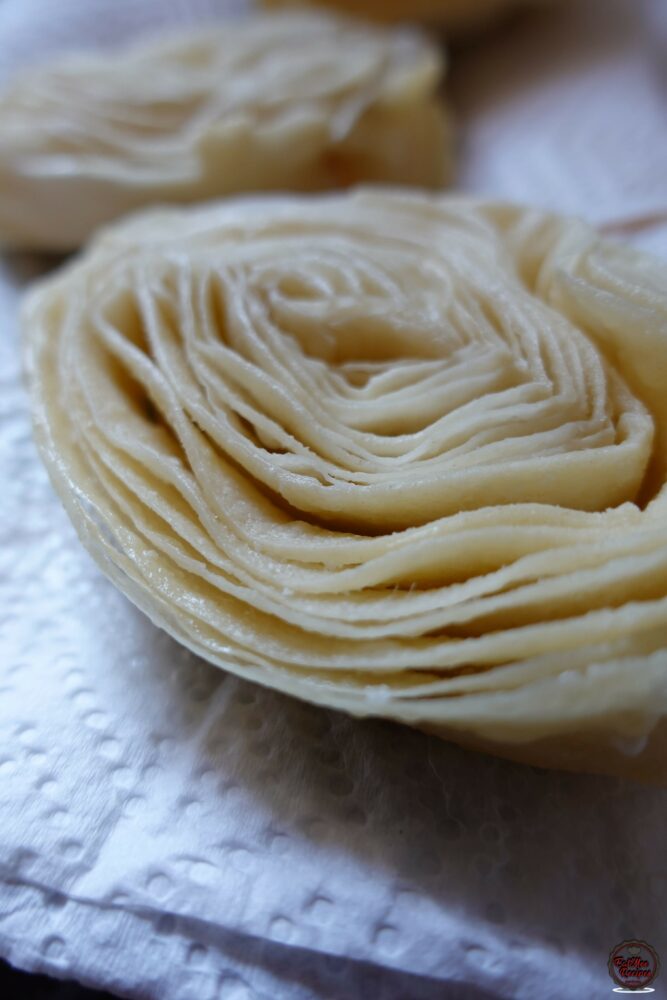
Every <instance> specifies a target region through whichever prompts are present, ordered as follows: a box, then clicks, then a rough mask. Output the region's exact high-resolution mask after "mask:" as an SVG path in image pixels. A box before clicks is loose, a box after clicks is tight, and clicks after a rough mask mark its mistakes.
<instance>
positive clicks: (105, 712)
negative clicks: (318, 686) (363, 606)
mask: <svg viewBox="0 0 667 1000" xmlns="http://www.w3.org/2000/svg"><path fill="white" fill-rule="evenodd" d="M55 6H56V5H54V4H51V3H46V2H44V0H42V2H39V3H37V2H36V0H4V2H3V3H1V4H0V74H1V73H4V72H7V71H8V70H9V67H10V64H12V65H14V64H15V63H17V62H18V61H23V60H25V59H27V58H28V57H29V56H30V53H33V54H34V52H36V51H38V50H39V51H45V50H47V49H49V48H51V47H55V48H59V47H62V46H67V47H70V46H71V45H72V44H73V42H74V41H75V40H76V38H77V37H79V38H80V37H89V38H93V40H95V38H96V39H97V41H100V42H101V41H103V36H105V37H106V36H108V37H120V36H123V35H125V34H127V33H128V32H130V33H131V32H134V31H135V30H139V29H141V28H145V27H146V25H147V24H148V23H149V20H150V18H149V13H150V11H149V7H148V5H145V4H140V3H136V2H133V3H129V2H125V0H123V2H121V0H118V2H116V3H115V4H109V5H102V4H101V3H99V2H98V0H94V2H84V0H78V2H77V3H76V4H75V3H73V2H72V0H59V3H58V4H57V9H58V17H57V18H56V17H54V18H52V19H49V18H48V17H45V16H44V15H45V12H47V11H48V10H49V9H51V10H55ZM165 6H166V5H165ZM621 6H623V5H622V4H619V5H616V4H614V3H612V2H607V3H605V2H604V0H602V2H601V3H592V4H586V2H585V0H581V4H580V5H579V7H580V8H581V9H579V7H577V5H572V6H571V7H567V8H565V7H564V8H562V9H554V10H553V11H551V12H545V13H544V14H540V15H536V16H535V17H531V18H529V19H527V20H525V21H523V22H520V23H519V24H517V25H516V27H515V31H516V32H517V34H516V35H512V34H510V33H509V32H508V31H505V30H503V31H502V32H501V33H500V34H499V35H497V36H495V37H490V38H489V39H488V40H485V41H484V42H483V43H481V44H480V45H478V46H477V47H475V48H474V49H470V50H468V51H467V52H464V53H462V54H461V56H460V57H459V65H458V68H457V70H456V73H455V94H456V97H457V100H458V102H459V105H460V108H461V111H462V114H461V117H462V123H461V124H462V129H463V134H464V169H463V178H462V181H463V184H464V186H467V187H469V188H470V189H474V190H478V189H483V188H484V189H486V190H489V191H495V192H497V193H499V194H500V195H503V196H511V197H521V198H522V199H524V200H532V201H538V202H542V203H546V204H549V205H552V206H553V207H560V208H562V209H564V210H575V211H579V212H581V213H582V214H588V215H590V216H592V217H594V218H595V219H596V220H597V221H600V222H607V223H613V224H619V223H628V220H632V221H631V224H628V225H626V226H625V227H624V228H625V236H626V237H627V238H630V239H632V240H633V241H635V242H637V243H639V244H643V245H646V246H648V247H650V248H652V249H654V250H656V251H658V252H663V253H665V254H667V230H666V229H662V228H661V227H660V226H659V225H657V224H656V225H653V226H646V225H645V224H646V223H647V222H648V221H650V219H655V220H659V218H660V216H661V213H664V211H665V209H666V208H667V190H666V188H667V171H666V170H665V166H664V165H665V149H666V145H665V144H666V143H667V137H666V130H665V129H664V127H663V128H662V130H660V129H659V128H658V124H659V121H660V116H661V115H662V114H664V108H665V97H664V85H665V84H664V79H662V80H661V78H660V74H659V73H658V72H657V66H658V65H659V64H658V61H655V62H654V61H652V60H653V57H652V56H651V55H650V53H651V52H654V51H655V50H656V46H658V47H659V45H660V44H661V35H660V31H659V30H656V29H655V25H654V26H653V30H652V31H651V33H650V45H648V46H647V45H646V44H645V40H646V37H647V27H646V25H647V23H648V21H647V20H646V18H648V17H649V16H651V17H655V18H656V23H657V16H658V9H659V4H654V5H650V4H647V5H646V6H645V7H644V5H643V4H639V3H626V4H625V5H624V12H623V13H622V14H621V15H619V16H620V18H621V20H620V21H616V20H615V18H612V14H613V12H614V11H616V12H618V8H619V7H621ZM102 7H104V10H105V11H106V14H105V20H104V21H103V22H102V21H101V20H100V16H99V14H100V9H101V8H102ZM220 7H221V5H220V4H216V3H215V2H214V0H208V2H206V0H200V2H198V3H190V4H186V3H183V4H173V5H172V6H171V7H170V9H169V14H170V16H176V17H180V18H181V19H185V18H186V17H188V16H193V13H194V16H203V15H207V16H208V15H210V14H211V13H214V12H215V11H216V10H218V9H220ZM602 8H604V10H605V11H606V12H607V17H606V18H601V17H600V15H601V12H602ZM152 9H153V8H152V7H151V11H152ZM159 9H160V11H161V15H160V16H164V7H163V6H162V5H159ZM38 10H39V12H40V18H39V19H36V18H35V17H34V15H35V12H36V11H38ZM594 16H595V20H593V17H594ZM612 21H613V23H612ZM614 24H615V25H617V27H614ZM577 25H579V27H577ZM618 25H620V27H618ZM586 26H587V27H586ZM596 26H597V27H596ZM584 32H585V38H586V45H589V46H590V49H591V51H592V52H594V53H595V56H594V57H591V59H590V60H588V59H587V58H586V57H585V51H584V50H585V46H584V45H583V42H582V37H583V36H584ZM662 39H663V40H664V36H662ZM566 40H567V41H566ZM519 45H521V49H518V48H516V47H517V46H519ZM554 49H555V50H558V51H559V52H560V55H559V57H558V59H557V58H556V57H555V55H554V54H553V50H554ZM521 53H523V55H521ZM520 55H521V57H520ZM510 69H511V72H512V80H511V83H510V82H508V80H509V74H510ZM494 74H503V80H504V81H505V82H504V83H502V84H499V83H498V84H494V82H493V76H494ZM619 81H622V82H623V84H624V85H623V87H620V86H619ZM528 87H529V88H530V89H526V88H528ZM661 87H662V88H663V90H662V91H661V90H660V88H661ZM561 101H562V102H564V103H561ZM614 104H615V105H616V109H615V110H613V108H612V106H613V105H614ZM565 107H567V108H568V109H569V110H568V111H567V112H564V111H563V108H565ZM596 108H597V110H595V109H596ZM610 108H612V110H611V111H609V109H610ZM605 109H606V110H605ZM607 111H609V116H608V117H607V118H604V115H605V114H606V113H607ZM526 113H528V114H529V127H528V126H526V125H525V124H524V126H523V127H522V126H521V117H522V116H523V115H524V114H526ZM600 115H603V117H602V118H600ZM585 116H590V120H589V123H588V125H587V124H586V117H585ZM566 119H567V120H568V121H569V122H570V127H566V126H565V124H564V123H565V121H566ZM642 122H644V124H642ZM605 123H606V124H605ZM651 123H653V124H651ZM587 127H588V128H589V129H590V131H591V134H592V135H594V136H595V141H594V143H593V144H592V145H589V144H588V142H586V141H584V140H585V133H586V129H587ZM654 129H655V131H653V130H654ZM649 133H651V134H650V135H649ZM628 136H633V137H634V139H632V141H627V142H625V141H624V137H625V139H626V140H627V139H628ZM640 137H641V142H642V143H644V147H643V152H642V149H641V148H639V146H638V143H639V141H640ZM570 140H571V141H570ZM605 143H609V144H610V145H605ZM626 146H627V148H625V147H626ZM547 150H551V152H550V153H547V152H545V151H547ZM611 150H616V152H615V154H614V157H615V158H610V157H611V152H610V151H611ZM556 154H558V155H556ZM608 154H609V155H608ZM594 156H596V159H593V157H594ZM578 162H579V163H580V164H581V169H580V168H579V167H578V166H577V163H578ZM512 164H513V165H512ZM621 229H623V227H621ZM37 269H38V264H37V262H34V261H31V260H29V259H27V258H25V257H22V258H20V259H16V258H12V259H7V260H6V261H5V262H4V263H3V264H2V269H1V271H0V315H2V316H3V317H4V322H3V329H2V339H1V340H0V482H2V485H3V489H2V492H1V493H0V507H1V511H0V616H1V618H0V640H1V651H2V653H1V662H0V953H1V954H2V955H4V956H5V957H8V958H9V959H10V960H11V961H13V962H15V963H16V964H18V965H20V966H23V967H25V968H28V969H38V970H45V971H50V972H51V973H54V974H57V975H65V976H76V977H78V978H80V979H83V980H84V981H87V982H90V983H93V984H95V985H101V986H106V987H107V988H110V989H113V990H115V991H117V992H118V993H121V994H124V995H129V996H137V997H150V998H160V1000H172V998H173V1000H190V998H192V1000H194V998H197V1000H208V998H213V997H222V998H223V1000H225V998H226V1000H242V998H245V1000H254V998H256V997H258V998H264V997H266V998H271V1000H276V998H288V1000H292V998H295V1000H314V998H343V997H345V998H357V997H363V998H366V997H369V998H371V997H372V998H373V1000H375V998H378V1000H382V998H385V1000H399V998H401V1000H403V998H406V1000H407V998H410V1000H421V998H424V1000H435V998H442V997H447V998H448V1000H456V998H459V997H460V998H463V1000H474V998H484V997H487V998H490V997H502V998H505V997H506V998H518V1000H521V998H523V997H526V998H528V997H531V998H532V997H535V996H540V997H543V998H545V1000H552V998H553V1000H556V998H561V997H566V996H568V997H569V996H584V995H587V996H598V995H599V996H602V995H607V993H608V992H609V989H610V985H611V984H610V981H609V979H608V976H607V972H606V960H607V955H608V952H609V950H610V948H611V947H612V946H613V945H614V944H616V943H617V942H618V941H620V940H622V939H623V938H627V937H632V936H639V937H646V938H648V939H649V940H650V941H651V942H652V943H653V944H654V946H656V947H657V948H658V950H659V951H660V950H661V948H662V950H663V952H664V951H665V950H666V949H667V933H665V931H666V928H665V918H664V915H663V912H664V908H663V905H662V902H663V900H664V895H665V890H666V889H667V874H666V873H665V868H664V847H663V844H664V819H665V813H666V810H667V794H666V793H664V792H661V791H656V790H650V789H644V788H640V787H636V786H632V785H628V784H625V783H623V782H620V781H614V780H612V779H605V778H591V777H586V776H572V775H560V774H546V773H540V772H537V771H534V770H531V769H528V768H522V767H518V766H515V765H511V764H507V763H505V762H502V761H497V760H493V759H491V758H484V757H480V756H476V755H473V754H468V753H465V752H463V751H461V750H459V749H457V748H455V747H451V746H448V745H446V744H443V743H440V742H438V741H436V740H434V739H431V738H428V737H426V736H424V735H422V734H419V733H413V732H410V731H408V730H404V729H402V728H399V727H394V726H391V725H389V724H384V723H376V722H364V723H360V722H353V721H351V720H348V719H346V718H344V717H342V716H339V715H336V714H335V713H329V712H327V711H324V710H322V709H314V708H310V707H308V706H305V705H301V704H299V703H297V702H295V701H292V700H290V699H287V698H285V697H282V696H280V695H277V694H273V693H271V692H268V691H264V690H261V689H258V688H255V687H253V686H251V685H248V684H245V683H243V682H241V681H238V680H236V679H234V678H232V677H226V676H225V675H223V674H222V673H221V672H220V671H217V670H215V669H213V668H211V667H209V666H207V665H206V664H203V663H201V662H199V661H197V660H195V659H194V658H193V657H192V656H191V655H190V654H189V653H187V652H186V651H184V650H181V649H179V647H178V646H177V645H176V644H175V643H173V642H172V641H171V640H170V639H169V638H168V637H167V636H165V635H164V634H162V633H160V632H158V631H157V630H156V629H155V628H153V627H152V626H151V625H150V623H149V622H148V621H147V620H145V619H144V618H143V617H142V616H141V615H140V614H139V613H138V612H136V611H135V610H134V609H133V608H132V606H131V605H130V604H129V603H128V602H127V601H126V600H125V599H124V598H122V597H121V596H120V595H119V594H118V593H117V592H116V591H115V590H114V588H113V587H112V586H111V585H110V584H108V583H107V582H106V581H105V580H103V579H102V578H101V577H100V574H99V573H98V571H97V570H96V568H95V567H94V565H93V564H92V563H91V561H90V559H89V558H88V557H87V555H86V554H85V552H84V551H83V550H82V549H81V547H80V545H79V543H78V542H77V540H76V537H75V534H74V531H73V529H72V528H71V527H70V525H69V523H68V521H67V518H66V516H65V514H64V513H63V512H62V510H61V509H60V507H59V504H58V502H57V501H56V500H55V498H54V496H53V494H52V492H51V490H50V487H49V485H48V482H47V478H46V475H45V473H44V472H43V471H42V469H41V467H40V465H39V463H38V461H37V458H36V455H35V452H34V449H33V446H32V443H31V439H30V429H29V421H28V414H27V408H26V402H25V397H24V393H23V390H22V387H21V385H20V377H19V362H18V333H17V329H16V321H15V316H16V307H17V302H18V297H19V293H20V290H21V288H22V287H23V286H24V285H25V284H26V283H27V281H28V280H29V279H30V278H31V276H33V275H34V274H35V273H36V271H37ZM445 984H446V985H445Z"/></svg>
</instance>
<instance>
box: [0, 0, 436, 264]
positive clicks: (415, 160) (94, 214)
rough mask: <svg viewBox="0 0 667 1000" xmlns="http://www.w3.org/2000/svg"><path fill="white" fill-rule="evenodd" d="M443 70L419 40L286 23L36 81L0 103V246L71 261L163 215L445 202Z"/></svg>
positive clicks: (108, 57)
mask: <svg viewBox="0 0 667 1000" xmlns="http://www.w3.org/2000/svg"><path fill="white" fill-rule="evenodd" d="M443 68H444V64H443V56H442V53H441V51H440V50H439V49H437V48H435V47H434V46H432V45H431V44H430V43H429V42H428V41H427V40H426V39H425V38H424V37H423V36H421V35H420V34H418V33H416V32H414V31H408V30H396V29H395V30H390V29H383V28H380V27H373V26H370V25H365V24H363V23H362V22H357V21H354V20H351V19H347V18H344V17H340V16H337V15H333V14H332V15H328V14H325V13H316V12H310V13H308V12H303V13H295V12H292V13H290V12H285V13H276V14H273V15H271V14H265V15H256V16H254V17H248V18H245V19H243V20H230V21H228V22H226V23H223V24H222V25H221V24H217V25H215V26H207V27H205V28H199V29H197V30H196V31H194V32H192V31H189V32H186V33H185V34H183V33H181V34H180V35H179V36H178V37H172V38H166V39H162V40H160V41H158V42H155V43H150V44H146V43H145V42H144V43H140V44H139V45H137V46H136V47H134V48H130V49H128V50H125V51H121V52H113V53H107V54H102V53H98V54H95V55H86V56H76V57H71V58H69V59H67V60H65V61H63V62H61V63H60V64H56V65H53V66H52V67H50V68H49V67H47V68H44V69H38V70H35V71H32V72H29V73H27V74H26V75H24V76H23V77H22V78H20V79H18V80H17V81H16V82H15V84H14V85H13V86H12V87H11V88H10V89H9V90H7V91H6V92H5V93H4V94H2V95H0V244H1V243H4V244H7V245H12V246H19V247H33V248H44V249H57V250H66V249H72V248H75V247H77V246H78V245H79V244H80V243H81V242H82V241H84V240H85V239H87V238H88V236H90V234H91V233H92V232H93V230H94V229H95V228H96V227H98V226H99V225H100V224H102V223H106V222H108V221H109V220H111V219H114V218H115V217H117V216H118V215H120V214H122V213H124V212H127V211H129V210H132V209H135V208H138V207H141V206H144V205H147V204H150V203H155V202H192V201H201V200H204V199H207V198H211V197H215V196H220V195H227V194H230V193H234V192H247V191H260V190H274V191H276V190H296V191H313V190H315V191H316V190H322V189H332V188H337V187H346V186H349V185H351V184H354V183H357V182H359V181H381V182H386V183H392V184H417V185H421V186H426V187H440V186H441V185H442V183H443V182H444V181H446V179H447V176H448V173H449V156H450V135H449V124H448V117H447V113H446V111H445V110H444V109H443V106H442V103H441V102H440V101H439V99H438V97H437V93H436V92H437V89H438V86H439V82H440V78H441V76H442V73H443Z"/></svg>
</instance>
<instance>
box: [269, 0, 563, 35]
mask: <svg viewBox="0 0 667 1000" xmlns="http://www.w3.org/2000/svg"><path fill="white" fill-rule="evenodd" d="M544 2H545V0H263V3H264V5H265V6H266V7H272V8H277V7H294V6H298V7H303V6H305V5H312V6H315V7H321V6H327V7H335V8H336V9H337V10H341V11H345V12H347V13H350V14H357V15H361V16H363V17H368V18H371V19H373V20H376V21H409V20H421V21H432V22H433V23H435V24H437V25H441V26H442V27H444V28H445V29H446V30H447V31H448V32H450V33H453V34H460V33H467V32H469V31H470V30H471V29H473V28H477V27H479V26H480V25H484V24H485V23H486V22H488V21H491V20H495V19H497V18H498V17H500V16H501V15H502V14H505V13H506V12H507V11H510V10H512V9H513V8H515V7H521V6H524V7H525V6H528V5H529V4H535V3H544Z"/></svg>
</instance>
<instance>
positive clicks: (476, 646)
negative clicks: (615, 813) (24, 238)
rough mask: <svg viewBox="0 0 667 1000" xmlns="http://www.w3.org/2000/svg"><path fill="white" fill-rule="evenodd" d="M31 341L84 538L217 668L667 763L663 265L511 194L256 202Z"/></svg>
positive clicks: (130, 264) (135, 259)
mask: <svg viewBox="0 0 667 1000" xmlns="http://www.w3.org/2000/svg"><path fill="white" fill-rule="evenodd" d="M24 321H25V337H26V348H27V367H28V372H29V380H30V387H31V392H32V402H33V407H34V417H35V426H36V433H37V440H38V443H39V447H40V449H41V453H42V456H43V458H44V460H45V462H46V464H47V466H48V468H49V471H50V474H51V476H52V479H53V483H54V485H55V487H56V489H57V490H58V492H59V494H60V496H61V498H62V500H63V502H64V503H65V505H66V507H67V509H68V511H69V513H70V515H71V517H72V520H73V522H74V524H75V525H76V527H77V529H78V531H79V533H80V536H81V538H82V540H83V542H84V543H85V545H86V546H87V547H88V548H89V549H90V551H91V552H92V554H93V555H94V557H95V558H96V559H97V560H98V562H99V564H100V565H101V566H102V568H103V569H104V571H105V572H106V573H107V574H108V575H109V576H110V577H111V578H112V579H113V580H114V581H115V582H116V583H117V585H118V586H119V587H120V588H121V589H122V590H123V591H124V592H125V593H126V594H127V595H128V596H129V597H130V598H131V599H132V600H133V601H135V602H136V603H137V604H138V605H139V607H141V608H142V609H143V610H144V611H146V613H147V614H148V615H150V617H151V618H152V619H153V620H154V621H155V622H157V623H158V624H159V625H161V626H162V627H163V628H165V629H167V631H169V632H170V633H171V634H172V635H173V636H175V637H176V638H177V639H179V640H180V641H181V642H183V643H184V644H185V645H187V646H189V647H190V648H191V649H192V650H195V651H196V652H197V653H199V654H201V655H202V656H204V657H206V658H207V659H208V660H210V661H211V662H212V663H215V664H217V665H219V666H221V667H224V668H225V669H228V670H231V671H234V672H236V673H238V674H240V675H242V676H243V677H247V678H250V679H252V680H255V681H258V682H259V683H262V684H266V685H269V686H272V687H275V688H278V689H280V690H282V691H286V692H289V693H291V694H294V695H297V696H298V697H300V698H304V699H307V700H310V701H313V702H318V703H321V704H325V705H330V706H334V707H336V708H340V709H344V710H345V711H348V712H352V713H354V714H357V715H380V716H386V717H387V718H390V719H397V720H401V721H403V722H407V723H410V724H412V725H416V726H420V727H423V728H426V729H430V730H433V731H435V732H438V733H440V734H441V735H445V736H448V737H450V738H452V739H454V740H457V741H459V742H462V743H468V744H471V745H477V746H479V745H482V746H485V747H487V748H489V749H492V750H494V751H495V752H497V753H501V754H504V755H507V756H515V757H518V758H521V759H526V760H529V761H532V762H535V763H548V764H551V765H555V766H567V767H578V768H584V769H589V770H602V771H605V770H610V771H628V772H636V773H642V774H650V773H652V772H656V773H658V774H661V773H664V771H665V770H666V768H665V760H666V758H665V756H664V755H661V754H657V755H656V753H655V752H654V749H655V746H654V744H653V743H652V742H651V737H652V734H653V735H656V734H657V735H658V736H659V735H660V732H661V730H660V728H659V726H658V728H657V729H656V728H654V727H656V725H657V724H659V723H660V722H661V720H662V719H663V718H664V717H665V715H666V714H667V485H666V482H667V391H666V389H665V387H666V386H667V267H666V266H665V264H663V263H661V262H659V261H657V260H654V259H652V258H650V257H648V256H643V255H641V254H639V253H637V252H635V251H632V250H629V249H625V248H622V247H620V246H616V245H614V244H612V243H608V242H605V241H603V240H602V239H600V238H599V237H598V236H597V235H596V233H594V232H593V231H592V230H591V229H589V228H588V227H587V226H586V225H584V224H583V223H580V222H578V221H576V220H572V219H561V218H557V217H553V216H549V215H546V214H544V213H542V212H539V211H531V210H529V209H524V208H516V207H510V206H506V205H502V204H494V203H483V202H478V201H473V200H467V199H456V198H449V197H446V196H443V195H439V196H436V195H433V196H427V195H425V194H420V193H416V192H403V193H401V192H399V191H398V190H394V191H392V190H389V189H386V190H383V189H378V190H376V191H372V190H361V191H359V192H356V193H352V194H348V195H332V196H329V197H312V198H297V197H290V196H285V197H274V198H261V197H260V198H252V199H239V200H236V201H232V202H229V203H227V204H222V203H221V204H215V205H208V206H203V207H201V208H197V209H185V210H177V209H173V210H165V211H158V212H153V213H146V214H142V215H138V216H137V217H135V218H134V219H132V220H129V221H127V222H125V223H123V224H121V225H119V226H117V227H116V228H112V229H109V230H108V231H107V232H105V233H104V234H103V235H102V236H101V237H99V238H98V239H97V240H96V242H95V243H94V244H93V245H92V247H91V248H90V249H89V250H87V251H86V253H85V254H84V255H83V256H82V257H81V258H80V259H78V260H76V261H75V262H74V263H73V264H71V265H69V266H68V267H66V268H64V269H63V270H62V271H61V272H60V273H58V274H56V276H55V277H52V278H49V279H47V280H46V281H44V282H43V283H42V284H41V285H39V286H38V287H37V288H36V289H35V290H34V291H33V292H32V294H31V295H30V297H29V299H28V301H27V304H26V306H25V312H24ZM647 740H648V743H647V744H646V746H645V741H647ZM630 751H631V752H630Z"/></svg>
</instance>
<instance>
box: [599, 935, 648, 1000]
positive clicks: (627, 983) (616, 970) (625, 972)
mask: <svg viewBox="0 0 667 1000" xmlns="http://www.w3.org/2000/svg"><path fill="white" fill-rule="evenodd" d="M659 971H660V959H659V958H658V953H657V952H656V950H655V948H652V947H651V945H650V944H647V943H646V941H621V943H620V944H617V945H616V947H615V948H612V950H611V953H610V955H609V975H610V976H611V978H612V979H613V980H614V982H615V983H616V986H615V987H614V993H653V992H654V991H653V989H652V988H651V983H652V982H653V981H654V980H655V979H656V977H657V975H658V972H659Z"/></svg>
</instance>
